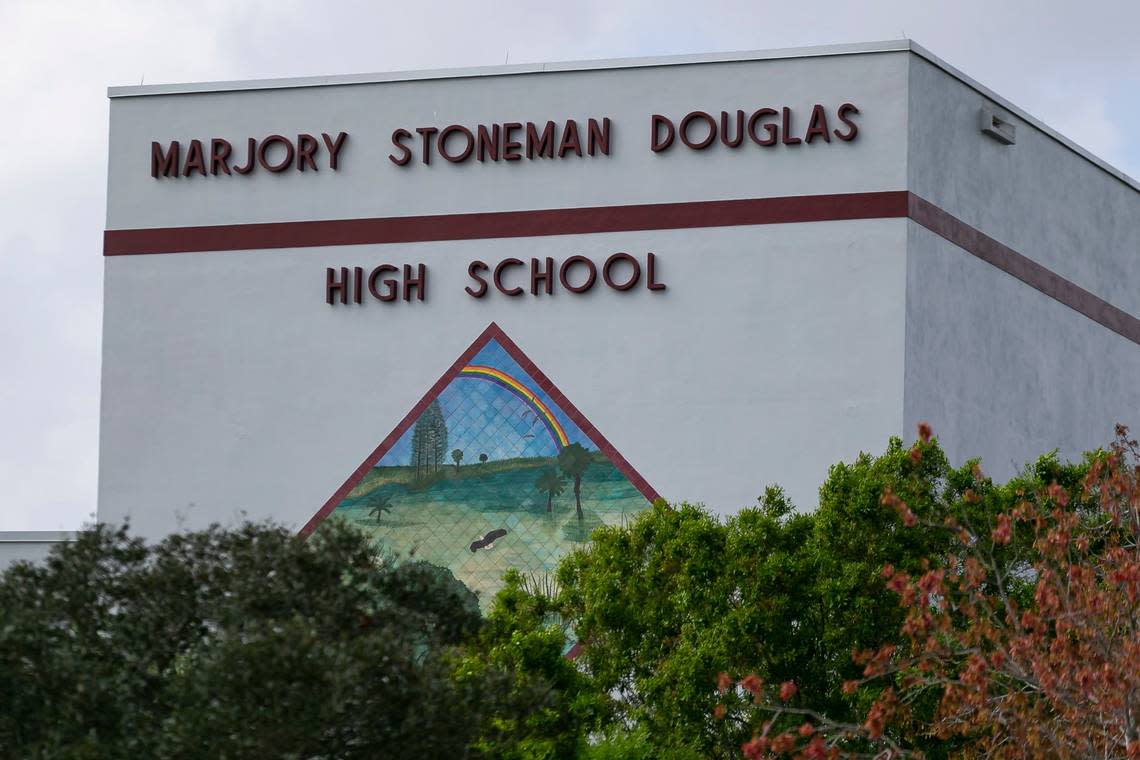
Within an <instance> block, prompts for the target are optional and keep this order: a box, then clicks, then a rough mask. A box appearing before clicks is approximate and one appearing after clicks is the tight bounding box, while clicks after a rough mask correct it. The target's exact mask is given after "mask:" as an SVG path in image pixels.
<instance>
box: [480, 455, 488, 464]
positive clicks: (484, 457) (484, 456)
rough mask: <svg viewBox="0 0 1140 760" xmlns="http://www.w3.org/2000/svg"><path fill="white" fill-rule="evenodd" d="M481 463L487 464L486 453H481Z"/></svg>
mask: <svg viewBox="0 0 1140 760" xmlns="http://www.w3.org/2000/svg"><path fill="white" fill-rule="evenodd" d="M479 464H487V455H486V454H480V455H479Z"/></svg>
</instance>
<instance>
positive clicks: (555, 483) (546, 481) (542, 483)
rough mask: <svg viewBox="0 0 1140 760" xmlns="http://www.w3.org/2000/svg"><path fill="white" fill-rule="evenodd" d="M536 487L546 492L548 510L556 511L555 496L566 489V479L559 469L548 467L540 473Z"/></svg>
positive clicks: (548, 512) (535, 483) (548, 511)
mask: <svg viewBox="0 0 1140 760" xmlns="http://www.w3.org/2000/svg"><path fill="white" fill-rule="evenodd" d="M534 487H535V488H537V489H538V490H539V491H540V492H541V493H544V494H546V512H547V514H550V513H551V512H553V511H554V497H555V496H558V495H559V494H561V493H562V492H563V491H565V490H566V480H565V479H564V478H563V477H562V473H560V472H558V470H556V469H554V468H553V467H548V468H546V469H545V470H543V471H542V472H541V473H539V475H538V480H536V481H534Z"/></svg>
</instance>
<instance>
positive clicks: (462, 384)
mask: <svg viewBox="0 0 1140 760" xmlns="http://www.w3.org/2000/svg"><path fill="white" fill-rule="evenodd" d="M366 465H367V466H366V467H365V468H363V474H362V475H359V477H358V478H357V479H356V480H355V481H350V482H349V483H346V484H345V488H344V489H342V491H341V492H338V493H341V494H343V495H342V496H339V497H334V500H333V501H332V502H330V505H328V506H330V507H335V508H334V509H333V510H332V511H333V513H334V514H336V515H337V516H339V517H341V518H343V519H346V520H349V521H351V522H353V523H355V524H357V525H358V526H360V527H362V528H363V529H365V530H366V531H368V532H370V533H371V534H372V535H373V536H374V537H375V539H376V541H377V543H378V544H379V545H380V546H381V547H382V548H383V549H384V550H386V551H389V552H391V553H392V554H395V555H398V556H405V557H407V556H414V557H416V558H417V559H422V560H427V561H429V562H432V563H434V564H437V565H440V566H442V567H446V568H448V569H450V570H451V571H452V572H453V573H454V574H455V576H456V577H457V578H459V579H460V580H461V581H463V582H464V583H466V584H467V585H468V586H469V587H470V588H471V589H473V590H474V591H476V592H477V593H478V594H479V596H480V601H481V603H482V604H484V605H485V606H486V605H487V604H489V602H490V600H491V597H492V596H493V595H494V592H495V591H497V590H498V589H499V588H500V586H501V579H502V575H503V573H504V572H505V571H506V570H507V569H508V568H516V569H518V570H520V571H522V572H523V573H524V574H527V573H529V574H532V575H541V574H543V573H547V572H550V571H551V570H553V569H554V567H555V565H556V564H557V563H558V560H560V559H561V558H562V557H563V556H565V555H566V554H567V553H568V552H570V551H571V550H572V549H573V548H574V547H575V546H580V545H582V544H583V543H584V542H586V541H588V540H589V536H590V534H591V532H592V531H593V530H594V529H596V528H598V527H600V526H602V525H618V524H621V523H623V522H624V521H626V520H629V519H630V518H631V517H632V516H633V515H635V514H636V513H637V512H639V511H641V510H643V509H645V508H646V507H648V506H649V504H650V502H651V500H652V499H653V498H655V497H656V493H655V492H654V491H653V490H652V489H651V488H650V487H649V486H648V484H647V483H645V481H644V480H643V479H642V478H641V477H640V476H639V475H638V474H637V473H636V472H635V471H634V470H633V468H632V467H631V466H630V465H629V464H628V463H627V462H626V461H625V459H624V458H623V457H621V455H620V454H618V453H617V452H616V451H615V450H614V449H613V447H612V446H611V445H610V444H609V443H608V442H607V441H606V440H605V438H603V437H602V436H601V434H600V433H598V431H597V430H596V429H595V428H594V427H593V426H592V425H591V424H590V423H589V422H588V421H586V419H585V418H584V417H583V416H582V415H581V413H579V412H578V411H577V409H576V408H574V406H573V405H572V404H571V403H570V402H569V400H568V399H566V397H565V396H563V395H562V394H561V393H560V392H559V391H558V390H557V388H555V386H554V385H553V383H551V382H550V381H549V380H548V379H547V378H546V376H545V375H543V374H542V373H541V372H540V371H539V370H538V368H537V367H536V366H535V365H534V364H533V363H532V362H530V360H529V359H528V358H527V357H526V356H525V354H523V353H522V351H521V350H520V349H519V348H518V347H517V346H516V345H515V344H514V343H513V342H512V341H511V340H510V339H509V338H508V337H507V336H506V335H505V334H504V333H503V332H502V331H501V330H500V329H499V328H498V327H497V326H495V325H492V326H491V327H489V328H488V329H487V330H486V331H485V332H484V333H483V335H481V336H480V337H479V339H478V340H476V342H475V343H474V344H473V345H472V346H471V348H469V349H468V351H466V352H465V353H464V355H463V356H462V357H460V359H459V360H458V361H457V362H456V363H455V365H454V366H453V367H452V368H451V370H450V371H449V372H448V373H447V374H446V375H445V376H444V377H443V378H442V379H441V380H440V382H439V383H437V384H436V386H435V387H434V388H433V389H432V391H429V393H428V394H427V395H426V396H425V397H424V398H423V400H422V401H421V402H420V404H418V405H417V407H416V408H415V409H413V410H412V412H411V413H410V414H409V415H408V416H407V417H406V418H405V419H404V421H403V422H401V424H400V425H399V426H397V428H396V430H395V431H393V433H392V435H390V436H389V437H388V439H386V443H385V444H382V445H381V447H380V448H378V449H377V451H376V452H374V454H373V456H372V457H370V459H369V461H368V462H367V463H366ZM358 474H359V471H358Z"/></svg>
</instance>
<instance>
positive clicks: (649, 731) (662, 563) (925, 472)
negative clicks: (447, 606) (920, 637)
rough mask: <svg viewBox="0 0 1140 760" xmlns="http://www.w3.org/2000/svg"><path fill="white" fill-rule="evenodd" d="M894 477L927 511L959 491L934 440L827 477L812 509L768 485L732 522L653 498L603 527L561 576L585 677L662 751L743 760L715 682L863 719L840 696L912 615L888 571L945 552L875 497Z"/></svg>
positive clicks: (862, 702)
mask: <svg viewBox="0 0 1140 760" xmlns="http://www.w3.org/2000/svg"><path fill="white" fill-rule="evenodd" d="M913 473H917V476H916V477H914V478H909V477H908V478H907V479H906V482H905V483H903V482H902V480H903V478H902V477H901V476H903V475H908V476H909V475H910V474H913ZM891 482H899V484H900V485H899V487H900V488H903V489H904V490H905V496H906V498H907V499H908V503H910V504H911V505H912V507H913V508H914V509H915V510H916V511H919V512H923V513H929V512H931V511H933V510H934V509H935V503H936V501H937V499H938V498H940V494H941V493H943V492H944V491H945V490H947V489H953V488H958V487H959V486H958V485H957V484H958V482H959V481H958V473H957V471H953V470H951V469H950V468H949V466H948V464H947V462H946V459H945V457H944V456H943V455H942V453H941V451H940V450H939V449H938V448H937V445H936V444H934V443H932V444H930V446H929V449H928V450H927V451H926V453H925V455H924V456H923V457H922V458H921V460H920V461H918V462H917V463H916V462H914V461H912V458H911V456H910V452H909V451H908V450H907V449H905V448H904V447H903V446H902V443H901V441H898V440H893V441H891V443H890V446H889V447H888V449H887V451H886V452H885V453H884V454H883V455H881V456H878V457H874V456H869V455H864V456H860V457H859V458H858V459H857V460H856V461H855V462H853V463H850V464H839V465H836V466H835V467H833V468H832V470H831V472H830V474H829V476H828V479H827V482H826V483H825V484H824V485H823V487H822V488H821V489H820V502H819V508H818V509H817V510H816V511H815V512H814V513H797V512H796V511H795V510H794V509H793V506H792V505H791V504H790V503H789V502H788V501H787V499H786V498H785V497H784V495H783V493H782V492H781V491H780V490H779V489H776V488H770V489H768V490H767V491H766V492H765V494H764V496H763V497H762V498H761V500H760V503H759V504H758V505H757V506H755V507H752V508H748V509H744V510H742V511H740V512H739V513H737V514H735V515H732V516H730V517H727V518H724V519H721V518H718V517H716V516H713V515H711V514H709V513H708V512H707V511H706V510H704V509H703V508H701V507H699V506H693V505H688V504H681V505H676V506H674V507H669V506H668V505H666V504H664V503H658V504H656V505H654V507H653V509H651V510H648V511H646V512H644V513H642V514H641V515H640V516H639V517H638V518H636V519H635V520H634V521H633V522H632V523H631V524H630V525H628V526H627V527H625V528H620V527H606V528H602V529H600V530H598V531H596V532H595V534H594V541H593V544H592V545H590V546H588V547H586V548H583V549H582V550H579V551H576V552H574V553H572V554H571V555H569V556H568V557H567V558H566V559H565V560H564V561H563V562H562V563H561V565H560V567H559V570H558V578H559V581H560V584H561V588H562V593H561V595H560V597H559V602H560V606H559V609H560V611H561V613H562V614H563V616H564V617H565V619H566V621H567V622H568V623H569V624H571V625H572V626H573V627H574V630H575V631H576V632H577V635H578V637H579V638H580V639H581V640H582V641H583V642H585V645H584V648H583V651H582V654H581V656H580V657H579V662H580V663H581V665H582V667H583V668H584V669H585V670H586V672H587V673H589V674H590V675H591V676H592V677H593V678H594V679H595V680H596V684H597V686H598V687H599V688H601V689H604V690H606V691H607V692H613V693H615V694H619V695H621V699H620V700H619V701H618V704H617V706H616V712H617V714H618V715H620V716H621V721H622V722H623V723H624V724H627V725H631V726H636V727H639V728H640V729H644V731H645V735H646V736H648V737H649V740H650V741H651V742H653V743H654V744H655V751H656V753H657V755H658V756H669V755H670V754H677V753H681V752H685V751H687V752H696V753H698V754H700V755H702V756H706V757H737V756H738V755H739V751H740V746H741V743H742V742H743V741H745V740H747V739H748V738H749V737H750V736H751V727H750V725H749V723H748V722H747V721H746V720H742V719H741V718H740V715H739V713H734V712H730V713H729V714H728V715H727V716H726V717H725V718H724V719H718V718H717V717H716V715H715V712H714V710H715V707H716V705H717V704H718V703H720V702H721V701H722V696H721V694H720V693H719V692H718V689H717V682H718V675H719V674H720V673H721V672H727V673H733V674H738V675H744V674H746V673H754V674H756V675H757V676H758V677H759V678H761V679H763V680H764V681H766V682H768V683H775V684H779V683H781V682H784V681H794V682H795V683H796V685H797V687H798V690H799V693H798V695H797V696H796V697H795V699H794V702H795V704H796V705H798V706H801V707H808V708H812V709H816V710H819V711H821V712H822V711H826V712H828V714H830V715H833V716H835V717H836V718H837V719H855V718H856V717H858V716H861V715H862V714H863V712H864V708H865V707H866V705H867V704H869V701H870V700H872V699H873V695H868V694H863V693H859V694H855V695H847V694H844V693H843V682H844V681H845V680H847V679H850V678H855V677H857V676H858V675H859V673H860V672H861V668H860V667H859V666H857V665H856V664H855V663H854V662H853V661H852V659H851V652H852V650H853V649H867V648H873V647H877V646H880V645H882V644H884V643H887V642H890V641H893V640H895V638H896V637H897V635H898V630H899V625H900V624H901V622H902V619H903V610H901V609H900V608H899V605H898V599H897V597H896V596H895V595H894V594H892V593H890V592H889V590H888V589H887V588H886V584H885V581H884V579H883V578H882V577H881V570H882V567H883V564H884V563H885V562H887V561H890V562H893V563H894V564H895V566H897V567H900V568H901V567H906V568H914V569H917V568H919V567H920V566H921V563H922V561H923V560H924V559H925V558H927V557H929V556H932V555H936V554H938V553H939V552H942V551H945V550H946V548H947V543H946V541H945V539H944V537H942V536H935V535H933V534H922V533H920V532H904V531H900V530H898V528H897V523H898V517H897V515H896V514H895V513H894V511H893V510H892V509H891V508H890V507H888V506H885V505H883V504H882V502H881V497H882V492H883V488H884V487H885V486H886V485H887V484H888V483H891ZM787 720H790V718H789V719H787ZM797 725H798V724H797Z"/></svg>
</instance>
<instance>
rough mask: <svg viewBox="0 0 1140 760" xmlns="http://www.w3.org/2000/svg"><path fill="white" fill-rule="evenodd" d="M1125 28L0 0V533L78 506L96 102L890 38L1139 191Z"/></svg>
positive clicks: (765, 7) (903, 10)
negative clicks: (129, 92)
mask: <svg viewBox="0 0 1140 760" xmlns="http://www.w3.org/2000/svg"><path fill="white" fill-rule="evenodd" d="M1137 29H1140V2H1137V0H1115V1H1113V2H1092V1H1089V0H1086V1H1085V2H1080V3H1070V2H1060V1H1059V0H1033V1H1030V0H1025V1H1018V2H1013V1H1010V0H984V1H979V0H957V1H955V2H932V1H931V0H902V1H900V2H874V1H873V0H866V1H865V2H851V1H850V0H844V1H843V2H828V1H825V0H817V1H816V2H805V3H788V2H768V1H767V0H753V1H752V2H725V3H717V2H712V1H711V0H690V2H667V1H665V0H654V1H653V2H622V0H578V2H575V3H572V4H570V5H566V4H563V3H541V4H539V3H513V4H507V3H503V4H499V3H494V2H471V1H470V0H467V1H463V0H436V1H435V2H431V3H420V2H416V3H412V2H401V3H395V2H378V1H377V2H331V1H325V2H309V3H299V2H289V1H288V0H272V1H271V2H269V1H267V2H241V1H240V0H227V1H225V2H207V1H205V0H196V1H194V2H185V1H184V2H178V3H165V2H158V1H157V0H148V1H147V2H127V1H126V0H118V1H117V2H97V1H96V0H82V2H75V3H62V2H51V0H29V1H27V2H25V1H24V0H0V30H2V31H3V43H2V45H0V103H2V104H3V107H2V110H0V113H2V114H3V120H2V122H0V123H2V124H3V133H2V141H0V145H2V146H3V155H2V156H0V222H2V223H3V224H2V225H0V255H2V256H3V269H2V270H0V350H2V353H0V356H2V357H3V360H2V362H3V363H2V365H0V366H2V372H0V530H52V529H75V528H77V527H79V526H80V525H81V524H82V523H83V522H85V521H87V520H88V519H90V517H91V515H92V514H93V512H94V510H95V492H96V480H97V469H98V468H97V464H98V427H99V361H100V359H99V352H100V330H101V312H102V273H103V262H102V257H101V235H102V231H103V221H104V209H105V189H106V145H107V100H106V97H105V92H106V87H107V86H108V85H130V84H139V83H140V82H145V83H146V84H157V83H164V82H183V81H200V80H217V79H242V78H246V77H277V76H292V75H316V74H342V73H357V72H370V71H391V70H398V69H424V68H438V67H453V66H481V65H491V64H501V63H503V62H504V61H506V60H508V57H509V61H510V62H511V63H526V62H537V61H556V60H575V59H583V58H614V57H622V56H640V55H658V54H670V53H700V52H714V51H715V52H720V51H732V50H755V49H764V48H780V47H792V46H798V45H814V44H827V43H841V42H862V41H873V40H887V39H898V38H901V37H909V38H911V39H913V40H915V41H917V42H918V43H920V44H922V45H924V46H925V47H927V48H928V49H930V50H931V51H932V52H934V53H935V54H936V55H938V56H940V57H942V58H943V59H945V60H946V61H948V62H949V63H951V64H952V65H954V66H956V67H958V68H959V69H961V70H963V71H964V72H966V73H967V74H969V75H971V76H973V77H974V78H976V79H978V80H979V81H981V82H982V83H983V84H985V85H988V86H989V87H991V88H992V89H994V90H996V91H997V92H998V93H1000V94H1001V95H1003V96H1005V97H1006V98H1008V99H1010V100H1012V101H1013V102H1014V103H1016V104H1017V105H1019V106H1021V107H1022V108H1024V109H1026V110H1027V111H1029V113H1031V114H1033V115H1035V116H1037V117H1038V118H1040V119H1042V120H1044V121H1045V122H1046V123H1047V124H1049V125H1051V126H1053V127H1055V128H1056V129H1058V130H1059V131H1061V132H1062V133H1063V134H1065V135H1067V136H1068V137H1070V138H1072V139H1073V140H1075V141H1076V142H1077V143H1079V144H1081V145H1083V146H1084V147H1086V148H1088V149H1089V150H1091V151H1092V152H1093V153H1095V154H1096V155H1098V156H1101V157H1102V158H1104V159H1106V160H1107V161H1108V162H1110V163H1112V164H1114V165H1115V166H1117V167H1119V168H1120V169H1122V170H1123V171H1125V172H1127V173H1128V174H1130V175H1132V176H1133V177H1140V42H1138V41H1137Z"/></svg>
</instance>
